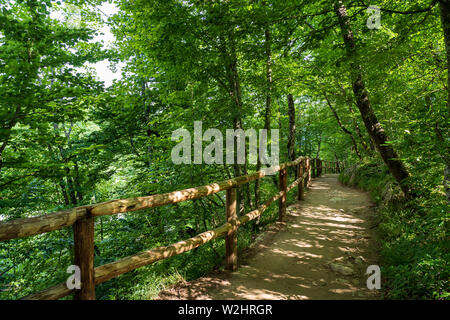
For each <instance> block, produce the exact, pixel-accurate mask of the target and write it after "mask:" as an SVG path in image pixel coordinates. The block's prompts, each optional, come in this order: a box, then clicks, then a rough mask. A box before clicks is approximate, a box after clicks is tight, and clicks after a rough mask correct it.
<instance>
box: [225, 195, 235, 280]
mask: <svg viewBox="0 0 450 320" xmlns="http://www.w3.org/2000/svg"><path fill="white" fill-rule="evenodd" d="M226 210H227V222H228V223H231V225H232V228H231V229H230V231H228V233H227V235H226V238H225V255H226V267H227V269H228V270H231V271H236V270H237V214H236V188H231V189H228V190H227V209H226Z"/></svg>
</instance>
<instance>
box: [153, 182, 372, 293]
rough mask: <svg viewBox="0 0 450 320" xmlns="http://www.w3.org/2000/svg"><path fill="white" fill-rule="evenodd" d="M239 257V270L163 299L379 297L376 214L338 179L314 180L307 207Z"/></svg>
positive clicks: (296, 209) (181, 287) (187, 285)
mask: <svg viewBox="0 0 450 320" xmlns="http://www.w3.org/2000/svg"><path fill="white" fill-rule="evenodd" d="M287 211H288V217H287V218H286V222H283V223H276V224H273V225H272V226H271V227H270V228H269V229H268V230H267V231H266V232H264V234H263V235H262V236H260V238H259V239H258V240H257V241H256V243H255V245H253V246H252V248H251V249H250V250H248V251H247V252H245V253H244V254H243V255H242V254H241V255H240V256H239V269H238V271H236V272H232V273H231V272H226V271H221V272H216V273H212V274H210V275H208V276H205V277H202V278H199V279H197V280H195V281H192V282H184V283H179V284H177V285H175V286H174V287H172V288H170V289H168V290H165V291H162V292H161V293H160V295H159V297H158V299H164V300H166V299H183V300H184V299H188V300H192V299H201V300H208V299H214V300H216V299H225V300H229V299H232V300H243V299H262V300H271V299H277V300H278V299H290V300H292V299H294V300H303V299H325V300H331V299H358V300H360V299H377V298H378V297H379V293H378V292H377V290H369V289H367V285H366V281H367V277H368V276H367V275H365V272H366V269H367V267H368V266H369V265H373V264H375V265H376V264H377V244H376V239H375V232H374V230H375V221H376V219H375V210H374V205H373V203H372V202H371V200H370V198H369V195H368V194H367V193H365V192H362V191H359V190H355V189H351V188H348V187H344V186H342V185H341V184H339V182H338V181H337V175H334V174H325V175H323V176H322V177H321V178H318V179H315V180H313V182H312V185H311V187H310V188H309V190H308V191H307V192H305V201H299V202H296V203H294V204H293V205H291V206H289V207H288V209H287Z"/></svg>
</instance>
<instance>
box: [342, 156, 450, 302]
mask: <svg viewBox="0 0 450 320" xmlns="http://www.w3.org/2000/svg"><path fill="white" fill-rule="evenodd" d="M426 179H427V177H426V175H425V174H424V175H422V176H420V177H417V178H416V180H415V181H411V182H412V184H413V185H414V187H415V188H416V190H417V194H418V196H417V197H416V198H415V199H413V200H409V201H407V200H405V199H404V198H403V197H402V194H401V192H400V188H399V187H398V185H396V183H395V182H394V181H393V179H392V177H391V175H390V174H389V172H388V170H387V168H386V166H385V165H384V164H382V163H380V162H377V161H375V160H371V161H367V162H364V163H362V164H359V165H354V166H351V167H349V168H347V169H346V170H345V171H344V172H342V173H341V174H340V176H339V181H340V182H341V183H343V184H344V185H349V186H352V187H357V188H360V189H362V190H365V191H368V192H370V194H371V196H372V198H373V200H374V201H375V202H376V203H377V205H378V215H379V218H380V220H381V222H380V225H379V227H378V233H379V239H380V241H381V252H380V254H381V257H380V258H381V265H380V267H381V272H382V280H383V287H382V290H383V297H384V298H385V299H433V300H434V299H436V300H448V299H449V298H450V293H449V286H450V283H449V279H450V267H449V262H450V253H449V248H450V241H449V234H448V230H449V221H450V219H449V218H450V216H449V206H448V203H447V200H446V199H445V196H444V194H443V193H442V192H441V190H440V186H436V187H435V188H434V189H433V190H431V191H428V192H424V191H423V188H421V185H423V184H425V183H426V182H425V181H426Z"/></svg>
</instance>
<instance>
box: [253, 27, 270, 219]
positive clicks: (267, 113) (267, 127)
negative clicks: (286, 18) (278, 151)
mask: <svg viewBox="0 0 450 320" xmlns="http://www.w3.org/2000/svg"><path fill="white" fill-rule="evenodd" d="M264 35H265V42H264V44H265V47H266V81H267V82H266V83H267V88H266V110H265V113H264V129H265V130H267V134H269V131H270V115H271V109H272V49H271V46H272V41H271V36H270V30H269V29H266V30H265V31H264ZM259 170H261V159H260V157H259V145H258V158H257V162H256V171H259ZM260 183H261V181H260V180H259V179H258V180H256V181H255V207H258V206H259V203H260V200H261V196H260V193H259V189H260ZM256 222H257V223H259V217H258V219H257V221H256Z"/></svg>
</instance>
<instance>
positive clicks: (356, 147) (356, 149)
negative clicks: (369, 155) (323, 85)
mask: <svg viewBox="0 0 450 320" xmlns="http://www.w3.org/2000/svg"><path fill="white" fill-rule="evenodd" d="M323 94H324V96H325V100H326V101H327V103H328V106H329V107H330V109H331V112H333V115H334V117H335V118H336V121H337V123H338V125H339V127H340V128H341V129H342V131H343V132H344V133H345V134H348V136H349V137H350V139H351V140H352V144H353V148H354V149H355V152H356V155H357V156H358V158H359V159H362V157H361V154H360V153H359V151H358V145H357V144H356V141H355V137H354V136H353V133H351V132H350V131H349V130H348V129H347V128H346V127H344V125H343V124H342V122H341V119H340V118H339V115H338V114H337V112H336V110H335V109H334V108H333V105H332V104H331V101H330V99H328V95H327V94H326V92H324V93H323Z"/></svg>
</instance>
